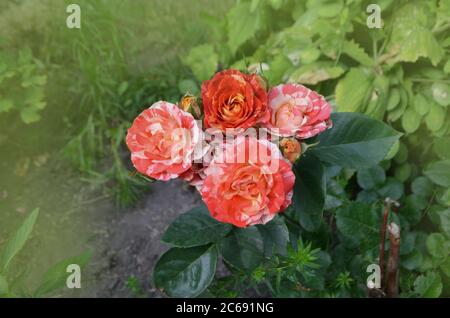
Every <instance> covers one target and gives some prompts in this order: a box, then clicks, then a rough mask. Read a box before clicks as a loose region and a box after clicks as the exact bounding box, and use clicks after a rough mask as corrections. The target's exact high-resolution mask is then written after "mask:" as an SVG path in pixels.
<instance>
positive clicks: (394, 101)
mask: <svg viewBox="0 0 450 318" xmlns="http://www.w3.org/2000/svg"><path fill="white" fill-rule="evenodd" d="M399 103H400V90H399V89H398V88H396V87H394V88H392V89H391V90H390V91H389V98H388V101H387V106H386V110H388V111H391V110H394V109H395V108H396V107H397V105H398V104H399Z"/></svg>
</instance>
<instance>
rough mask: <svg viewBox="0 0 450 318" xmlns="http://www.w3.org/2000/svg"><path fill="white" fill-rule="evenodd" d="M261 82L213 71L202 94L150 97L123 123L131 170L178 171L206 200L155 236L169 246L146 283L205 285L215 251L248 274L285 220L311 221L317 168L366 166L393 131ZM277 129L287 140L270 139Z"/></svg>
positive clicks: (160, 175)
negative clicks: (165, 99)
mask: <svg viewBox="0 0 450 318" xmlns="http://www.w3.org/2000/svg"><path fill="white" fill-rule="evenodd" d="M262 82H263V79H262V77H260V76H258V75H256V74H245V73H242V72H240V71H237V70H225V71H221V72H219V73H217V74H215V75H214V76H213V77H212V79H211V80H209V81H205V82H204V83H203V84H202V92H201V94H202V99H201V101H200V100H197V99H196V98H195V97H194V96H190V95H187V96H185V97H184V98H182V99H181V101H180V103H179V105H178V106H179V107H180V108H178V107H177V106H176V105H173V104H170V103H167V102H163V101H161V102H158V103H156V104H155V105H153V106H152V107H150V108H149V109H147V110H145V111H144V112H143V113H142V114H140V115H139V116H138V118H137V119H136V120H135V121H134V123H133V126H132V127H131V128H130V129H129V131H128V135H127V144H128V146H129V148H130V150H131V159H132V161H133V164H134V165H135V167H136V169H137V170H138V171H139V172H141V173H143V174H146V175H147V176H150V177H153V178H156V179H159V180H164V181H166V180H169V179H171V178H175V177H180V178H182V179H184V180H186V181H187V182H189V183H190V184H191V185H193V186H195V187H196V188H197V189H198V191H199V193H200V194H201V197H202V199H203V201H204V203H205V205H202V206H200V207H198V208H195V209H193V210H191V211H188V212H186V213H184V214H182V215H181V216H180V217H179V218H177V219H176V220H175V221H174V222H173V223H172V224H171V225H170V226H169V228H168V229H167V231H166V233H165V234H164V236H163V240H164V241H165V242H167V243H168V244H170V245H171V246H172V248H171V249H170V250H169V251H167V252H166V253H165V254H164V255H162V256H161V258H160V259H159V261H158V263H157V265H156V267H155V270H154V283H155V285H156V286H157V287H158V288H160V289H161V290H163V291H164V292H165V293H166V294H168V295H169V296H178V297H192V296H197V295H199V294H201V293H202V292H204V291H205V289H206V288H207V287H208V286H209V284H210V283H211V281H212V279H213V277H214V273H215V268H216V263H217V261H218V257H219V254H218V252H219V253H220V255H221V257H222V259H223V260H224V261H225V262H226V264H229V265H230V266H231V267H232V268H236V269H238V270H240V271H242V272H244V273H247V274H250V273H252V272H253V271H254V270H256V268H258V267H259V266H262V264H264V263H265V259H266V258H267V257H269V256H270V255H272V254H273V252H274V251H277V252H278V253H282V252H283V251H284V253H285V252H286V249H287V247H288V242H289V235H290V234H288V225H289V226H292V224H289V222H299V223H298V224H297V226H299V225H302V226H315V225H313V224H311V219H310V216H309V215H310V214H311V213H321V212H322V210H323V209H324V204H325V188H324V187H325V179H324V178H325V170H324V166H325V165H328V164H332V165H341V166H344V167H349V168H361V167H367V166H370V165H372V164H373V163H377V162H379V161H380V160H382V159H383V158H384V156H385V155H386V153H387V151H388V150H389V149H390V147H391V146H392V145H393V144H394V142H395V141H396V140H397V139H398V138H399V135H398V134H397V132H395V131H394V130H392V129H391V128H389V127H388V126H386V125H384V124H382V123H381V122H378V121H376V120H373V119H370V118H368V117H365V116H363V115H354V114H346V113H341V114H333V115H331V114H330V113H331V107H330V105H329V103H328V102H326V101H325V99H324V97H322V96H321V95H319V94H318V93H316V92H314V91H312V90H310V89H308V88H306V87H304V86H301V85H294V84H286V85H278V86H276V87H275V88H272V89H270V90H269V91H268V90H267V89H266V87H265V86H263V85H262V84H261V83H262ZM268 96H269V105H268V104H267V101H268ZM200 105H202V106H203V112H204V113H203V115H204V116H201V114H200V116H198V115H199V114H197V115H196V117H198V118H203V122H204V126H205V128H206V131H205V132H202V131H201V130H200V129H199V127H200V125H201V123H198V124H197V123H195V122H194V117H193V116H192V115H191V114H189V113H187V112H185V111H184V110H189V111H192V112H194V113H195V112H196V110H197V111H198V110H200V109H201V108H202V107H200ZM192 106H195V109H194V108H193V107H192ZM269 106H270V107H269ZM182 109H184V110H182ZM331 122H333V128H332V129H328V130H326V129H327V128H331ZM262 126H264V127H262ZM255 128H259V129H260V131H257V130H255ZM211 130H212V131H211ZM267 131H269V132H270V134H269V136H266V132H267ZM279 131H281V135H287V136H290V138H283V139H282V140H281V143H280V144H278V138H277V137H278V135H279ZM210 132H211V134H209V133H210ZM362 132H364V133H362ZM211 136H214V138H209V137H211ZM200 137H201V140H200ZM206 137H208V138H206ZM266 137H267V138H266ZM300 140H301V142H302V143H300ZM199 146H201V148H202V149H200V151H195V150H196V149H197V148H198V147H199ZM198 155H200V157H201V160H196V159H198ZM279 215H281V216H282V217H280V216H279ZM294 224H295V223H294ZM175 272H176V273H178V274H177V275H175V276H174V275H172V274H173V273H175Z"/></svg>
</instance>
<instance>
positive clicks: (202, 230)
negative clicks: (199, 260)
mask: <svg viewBox="0 0 450 318" xmlns="http://www.w3.org/2000/svg"><path fill="white" fill-rule="evenodd" d="M231 229H232V226H231V225H230V224H226V223H221V222H218V221H216V220H215V219H213V218H212V217H211V216H210V214H209V211H208V209H207V208H206V206H204V205H201V206H199V207H195V208H193V209H191V210H189V211H188V212H186V213H184V214H182V215H180V216H179V217H178V218H176V219H175V221H173V222H172V224H170V226H169V228H168V229H167V230H166V232H165V233H164V235H163V237H162V241H163V242H166V243H168V244H171V245H173V246H177V247H192V246H200V245H205V244H208V243H213V242H217V241H218V240H220V239H221V238H223V237H224V236H225V235H227V234H228V233H229V232H230V231H231Z"/></svg>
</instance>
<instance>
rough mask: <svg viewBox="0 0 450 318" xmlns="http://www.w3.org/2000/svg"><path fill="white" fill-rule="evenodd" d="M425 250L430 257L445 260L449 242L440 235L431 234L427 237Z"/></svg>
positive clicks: (449, 248) (449, 249) (449, 246)
mask: <svg viewBox="0 0 450 318" xmlns="http://www.w3.org/2000/svg"><path fill="white" fill-rule="evenodd" d="M426 245H427V249H428V252H429V253H430V255H431V256H433V257H436V258H445V257H447V256H448V255H449V253H450V242H449V241H447V240H446V238H445V236H444V235H442V234H441V233H432V234H430V235H429V236H428V237H427V242H426Z"/></svg>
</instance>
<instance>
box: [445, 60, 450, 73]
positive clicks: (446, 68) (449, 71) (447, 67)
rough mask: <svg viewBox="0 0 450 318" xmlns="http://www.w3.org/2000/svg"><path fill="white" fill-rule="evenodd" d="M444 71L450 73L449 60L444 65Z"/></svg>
mask: <svg viewBox="0 0 450 318" xmlns="http://www.w3.org/2000/svg"><path fill="white" fill-rule="evenodd" d="M444 72H445V73H446V74H450V60H448V61H447V62H446V63H445V65H444Z"/></svg>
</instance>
